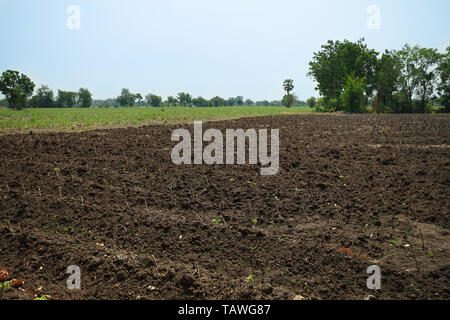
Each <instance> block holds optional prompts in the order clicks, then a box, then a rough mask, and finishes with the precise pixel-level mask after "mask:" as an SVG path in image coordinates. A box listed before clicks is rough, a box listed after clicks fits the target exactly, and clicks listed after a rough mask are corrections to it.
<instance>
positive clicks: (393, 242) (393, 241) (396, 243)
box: [391, 240, 399, 246]
mask: <svg viewBox="0 0 450 320" xmlns="http://www.w3.org/2000/svg"><path fill="white" fill-rule="evenodd" d="M391 243H392V244H393V245H394V246H398V245H399V244H398V242H397V241H395V240H392V241H391Z"/></svg>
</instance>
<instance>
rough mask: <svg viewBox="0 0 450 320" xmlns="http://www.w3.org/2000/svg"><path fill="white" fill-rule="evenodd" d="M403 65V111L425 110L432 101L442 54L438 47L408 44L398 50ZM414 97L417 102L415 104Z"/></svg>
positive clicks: (400, 93)
mask: <svg viewBox="0 0 450 320" xmlns="http://www.w3.org/2000/svg"><path fill="white" fill-rule="evenodd" d="M398 55H399V58H400V62H401V67H402V75H401V79H400V92H399V96H400V97H399V98H400V101H401V105H400V108H399V109H400V110H401V111H402V112H407V113H409V112H419V113H423V112H424V111H425V108H426V105H427V104H428V103H429V102H430V101H431V99H432V96H433V93H434V89H435V86H436V80H437V72H436V68H437V66H438V64H439V61H440V58H441V55H440V54H439V53H438V52H437V50H436V49H427V48H421V47H419V46H414V47H411V46H410V45H408V44H406V45H405V46H404V47H403V48H402V50H400V51H398ZM414 97H417V103H416V104H414Z"/></svg>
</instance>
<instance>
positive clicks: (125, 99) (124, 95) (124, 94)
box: [116, 88, 136, 107]
mask: <svg viewBox="0 0 450 320" xmlns="http://www.w3.org/2000/svg"><path fill="white" fill-rule="evenodd" d="M116 100H117V102H118V103H119V104H120V106H122V107H126V106H130V107H132V106H134V102H135V100H136V96H135V95H134V94H132V93H131V92H130V90H128V89H125V88H124V89H122V91H121V93H120V96H118V97H117V99H116Z"/></svg>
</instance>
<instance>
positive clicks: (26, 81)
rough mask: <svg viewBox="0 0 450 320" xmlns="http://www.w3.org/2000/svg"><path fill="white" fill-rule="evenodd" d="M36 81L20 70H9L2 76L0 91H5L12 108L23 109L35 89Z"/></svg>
mask: <svg viewBox="0 0 450 320" xmlns="http://www.w3.org/2000/svg"><path fill="white" fill-rule="evenodd" d="M34 87H35V85H34V83H33V81H31V80H30V78H28V77H27V76H26V75H24V74H20V73H19V72H18V71H13V70H7V71H5V72H3V73H2V76H1V78H0V92H1V93H3V94H4V95H5V97H6V100H7V101H8V104H9V107H10V108H12V109H21V108H22V107H24V106H25V105H26V103H27V99H28V97H31V95H32V94H33V91H34Z"/></svg>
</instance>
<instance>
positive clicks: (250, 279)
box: [247, 274, 255, 287]
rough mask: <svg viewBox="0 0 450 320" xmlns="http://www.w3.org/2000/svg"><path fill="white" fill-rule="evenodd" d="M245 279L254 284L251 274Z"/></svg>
mask: <svg viewBox="0 0 450 320" xmlns="http://www.w3.org/2000/svg"><path fill="white" fill-rule="evenodd" d="M247 280H248V281H250V283H251V284H252V287H254V286H255V279H254V277H253V275H252V274H251V275H249V276H248V277H247Z"/></svg>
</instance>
